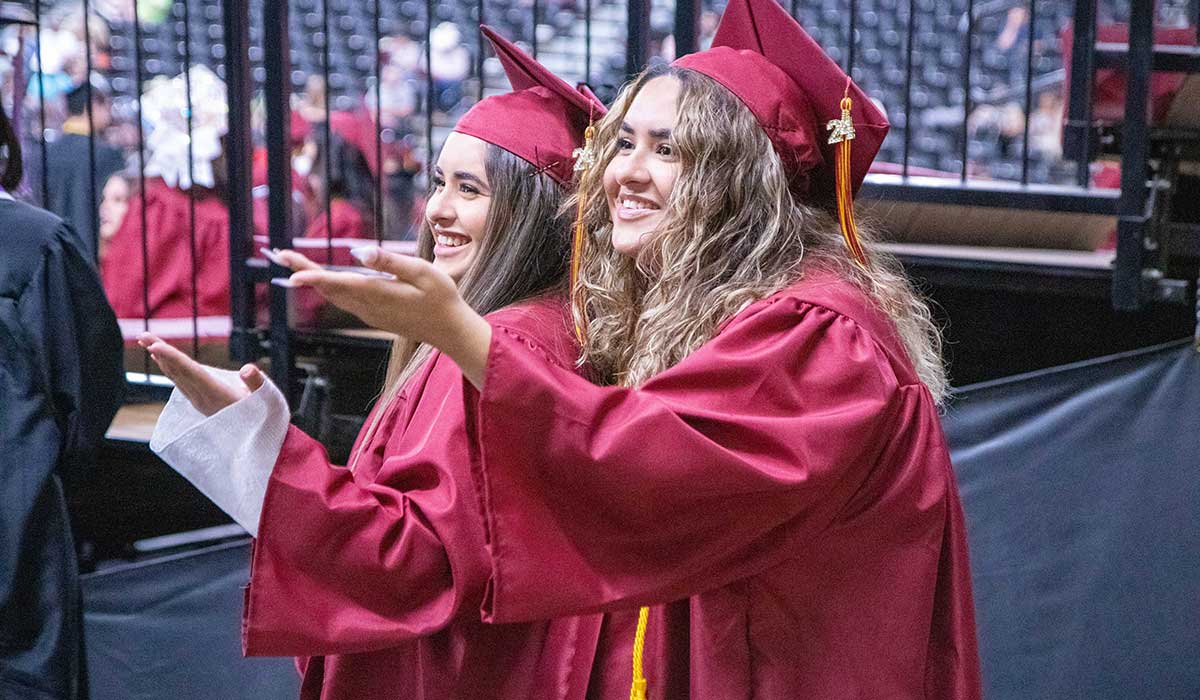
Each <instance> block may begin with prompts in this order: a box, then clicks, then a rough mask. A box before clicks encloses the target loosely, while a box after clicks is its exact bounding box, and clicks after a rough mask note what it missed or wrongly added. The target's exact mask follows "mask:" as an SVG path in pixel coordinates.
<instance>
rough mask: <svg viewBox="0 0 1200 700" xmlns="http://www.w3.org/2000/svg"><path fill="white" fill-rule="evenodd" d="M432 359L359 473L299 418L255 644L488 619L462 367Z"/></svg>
mask: <svg viewBox="0 0 1200 700" xmlns="http://www.w3.org/2000/svg"><path fill="white" fill-rule="evenodd" d="M430 363H431V364H430V365H428V366H427V367H426V368H425V369H424V370H422V373H421V374H420V375H419V376H418V377H417V378H416V380H415V381H414V382H413V384H412V386H414V387H419V393H418V394H415V395H407V394H406V395H404V396H403V398H402V399H398V400H401V401H403V403H402V404H398V405H397V406H394V407H384V408H382V409H380V410H382V411H383V413H382V415H380V416H379V417H378V420H379V423H378V426H379V427H378V430H379V431H380V432H379V433H378V434H377V435H376V437H375V438H374V439H369V440H368V441H367V443H366V444H365V445H363V446H362V447H363V448H364V449H363V452H362V457H360V458H359V459H358V461H357V462H356V463H355V467H354V468H355V471H353V472H352V471H351V470H350V469H349V468H347V467H340V466H335V465H332V464H330V462H329V459H328V457H327V456H326V453H325V451H324V449H323V448H322V446H321V445H320V444H318V443H317V442H316V441H315V440H313V439H312V438H310V437H308V436H307V435H305V434H304V433H302V432H300V431H299V430H298V429H296V428H295V427H292V428H290V429H289V432H288V435H287V438H286V439H285V440H284V443H283V446H282V449H281V451H280V453H279V459H278V461H277V462H276V465H275V469H274V471H273V473H272V475H271V478H270V482H269V484H268V488H267V494H266V500H265V504H264V507H263V513H262V518H261V520H260V523H259V533H258V540H257V541H256V543H255V549H254V558H253V565H252V574H251V579H250V587H249V589H248V590H247V595H246V609H245V613H244V618H243V639H244V646H245V649H246V651H247V653H248V654H251V655H283V654H294V655H320V654H335V653H355V652H363V651H370V650H377V649H384V648H389V647H393V646H396V645H397V644H399V643H402V642H404V641H407V640H411V639H415V638H419V637H424V636H428V635H430V634H433V633H435V632H438V631H439V630H442V629H444V628H445V627H446V626H447V625H449V624H450V623H451V622H452V621H454V620H455V619H458V618H460V617H464V616H466V617H470V618H475V619H477V618H478V610H479V607H480V605H481V603H482V600H483V592H484V589H485V586H486V583H487V580H488V575H489V572H490V569H489V563H488V558H487V553H486V550H485V548H484V545H483V536H482V527H481V525H480V523H479V522H478V516H477V511H478V505H477V502H478V499H477V497H476V496H475V494H474V491H473V488H472V480H471V475H470V459H469V451H468V447H467V444H466V442H465V440H464V437H463V436H464V433H465V426H464V413H463V405H462V400H461V389H460V387H461V384H462V381H463V379H462V375H461V374H460V373H459V372H458V370H457V368H456V367H455V365H454V363H453V362H451V361H450V360H449V359H448V358H446V357H444V356H442V355H440V354H434V356H433V357H432V358H431V359H430ZM401 414H403V416H401ZM364 470H365V471H366V473H363V472H364ZM298 600H301V601H304V610H303V613H302V614H297V608H296V601H298Z"/></svg>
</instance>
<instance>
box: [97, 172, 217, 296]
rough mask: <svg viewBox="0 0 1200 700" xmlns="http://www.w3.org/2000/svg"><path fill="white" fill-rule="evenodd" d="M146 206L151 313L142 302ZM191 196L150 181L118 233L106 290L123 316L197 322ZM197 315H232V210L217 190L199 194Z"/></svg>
mask: <svg viewBox="0 0 1200 700" xmlns="http://www.w3.org/2000/svg"><path fill="white" fill-rule="evenodd" d="M142 197H144V199H145V202H146V221H147V222H148V224H149V227H150V230H149V231H148V232H147V235H146V246H147V250H148V253H149V255H148V260H149V266H148V267H149V270H150V276H149V290H148V293H149V302H150V306H149V309H147V308H146V306H145V304H144V303H143V298H142V287H143V285H144V284H145V276H144V275H143V272H142V257H143V256H142V220H141V199H142ZM191 250H192V249H191V223H190V214H189V202H188V193H187V192H186V191H184V190H180V189H177V188H175V187H171V186H170V185H168V184H167V183H165V182H163V181H162V179H161V178H151V179H148V180H147V181H146V191H145V193H144V194H143V195H142V196H141V197H134V198H132V199H131V200H130V203H129V211H127V212H126V214H125V219H124V220H123V221H122V222H121V225H120V227H118V228H117V232H116V233H114V234H113V238H112V241H111V242H110V243H109V247H108V251H107V252H106V254H105V256H104V260H103V261H102V264H101V270H100V271H101V277H102V278H103V279H104V289H105V291H106V292H107V293H108V298H109V301H110V302H112V306H113V310H114V311H116V313H117V316H118V317H120V318H143V317H146V318H191V316H192V289H193V285H192V253H191ZM195 265H196V284H195V291H196V315H198V316H228V315H229V209H228V207H227V206H226V205H225V202H224V201H222V200H221V198H220V196H218V195H217V193H215V192H213V191H212V190H205V189H203V188H197V190H196V259H195Z"/></svg>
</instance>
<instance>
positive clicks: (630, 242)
mask: <svg viewBox="0 0 1200 700" xmlns="http://www.w3.org/2000/svg"><path fill="white" fill-rule="evenodd" d="M653 231H654V229H653V227H643V226H639V227H637V228H636V229H633V228H628V227H624V226H622V227H620V228H614V229H613V232H612V247H613V250H615V251H617V252H618V253H620V254H621V255H627V256H629V257H633V256H635V255H637V254H638V252H639V251H640V250H641V249H642V244H643V242H644V241H645V240H646V237H647V236H649V235H650V234H651V233H652V232H653Z"/></svg>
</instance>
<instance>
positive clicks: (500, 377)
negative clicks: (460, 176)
mask: <svg viewBox="0 0 1200 700" xmlns="http://www.w3.org/2000/svg"><path fill="white" fill-rule="evenodd" d="M463 387H464V389H463V391H464V399H465V403H466V408H467V428H468V430H469V431H470V434H471V438H472V440H471V441H472V465H473V473H474V478H475V483H476V485H477V488H478V490H479V496H480V499H481V500H480V504H481V510H480V515H481V516H482V522H483V526H484V537H485V540H486V542H487V550H488V553H489V558H490V567H489V569H490V577H489V580H488V585H487V590H486V592H485V596H484V601H483V609H482V614H483V619H484V620H485V621H487V622H491V623H495V624H511V623H520V622H523V621H530V620H540V619H547V618H555V617H558V616H562V615H581V614H589V613H594V612H598V611H609V612H613V613H615V614H614V615H612V616H610V617H609V618H607V619H606V620H605V627H604V630H603V633H602V635H601V639H600V642H599V646H598V649H597V656H596V660H595V673H596V676H595V677H594V678H593V682H592V685H591V688H590V690H589V692H588V697H595V698H605V699H606V700H607V699H611V698H620V697H628V692H629V691H628V688H629V680H630V676H631V671H630V670H629V665H628V664H629V658H630V652H631V648H630V647H631V646H632V642H633V625H632V619H633V617H632V615H633V609H634V608H635V607H636V606H638V605H641V604H652V605H655V604H661V603H664V602H666V603H667V604H666V605H655V608H654V610H653V613H652V615H651V620H650V627H649V631H648V634H647V640H646V656H645V672H646V676H647V678H648V679H649V696H650V697H651V698H684V697H691V698H703V699H708V698H720V699H730V698H737V699H743V698H744V699H746V700H749V699H750V698H794V697H811V698H821V699H822V700H839V699H846V700H850V699H852V698H853V699H855V700H861V699H863V698H871V699H872V700H877V699H878V700H882V699H883V698H923V699H929V700H933V699H942V698H955V699H959V698H962V699H970V700H973V699H975V698H978V697H980V681H979V666H978V654H977V649H976V640H975V627H974V613H973V604H972V599H971V586H970V577H969V571H968V561H967V547H966V533H965V531H964V522H963V514H962V508H961V505H960V501H959V495H958V490H957V487H956V484H955V478H954V473H953V471H952V469H951V464H950V460H949V455H948V452H947V449H946V444H945V440H944V438H943V434H942V430H941V426H940V423H939V420H938V413H937V408H936V406H935V404H934V401H933V399H932V397H931V396H930V394H929V392H928V390H927V389H926V388H925V386H924V385H923V384H922V383H921V382H920V381H919V380H918V378H917V376H916V373H915V372H914V370H913V368H912V366H911V364H910V362H909V361H908V359H907V356H906V353H905V351H904V349H903V345H902V343H901V342H900V341H899V339H898V338H897V336H896V333H895V329H894V326H893V324H892V323H891V321H890V319H888V318H887V317H886V316H884V315H883V314H882V313H880V312H879V311H878V310H876V309H875V308H873V307H872V305H871V304H870V302H869V301H868V300H867V298H866V297H865V296H864V295H863V294H862V293H860V292H859V291H858V290H857V289H855V288H854V287H852V286H851V285H850V284H849V283H846V282H844V281H841V280H839V279H837V278H836V277H834V276H832V275H828V274H821V273H816V272H810V273H809V274H808V275H806V277H805V279H803V280H801V281H799V282H797V283H796V284H795V285H793V286H792V287H790V288H788V289H786V290H784V291H781V292H779V293H777V294H775V295H773V296H772V297H770V298H768V299H765V300H762V301H760V302H757V303H754V304H752V305H751V306H749V307H748V308H746V309H745V310H743V311H742V312H741V313H739V314H737V316H736V317H735V318H733V319H732V320H731V321H729V322H728V323H726V324H725V326H724V327H723V328H722V329H721V330H720V332H719V333H718V334H717V335H716V336H715V337H714V338H713V339H712V340H711V341H709V342H708V343H706V344H705V345H704V346H702V347H701V348H699V349H698V350H697V351H695V352H694V353H693V354H692V355H690V356H689V357H688V358H686V359H685V360H683V361H682V362H680V363H679V364H678V365H676V366H675V367H673V368H671V369H669V370H667V371H665V372H663V373H662V374H660V375H658V376H656V377H654V378H652V379H650V380H649V381H647V382H646V383H645V384H644V385H642V386H641V387H640V388H622V387H597V386H595V385H593V384H590V383H589V382H588V381H586V380H585V379H582V378H580V377H578V376H576V375H575V374H574V373H572V372H570V371H568V370H565V369H563V368H561V367H557V366H555V365H553V364H552V363H548V362H546V361H545V360H544V358H543V357H541V356H540V355H539V354H538V353H537V352H532V351H531V349H530V348H529V347H527V344H526V342H525V340H524V339H523V338H522V337H521V336H520V335H519V334H517V333H513V332H511V331H510V330H509V329H507V328H503V327H496V328H495V331H494V333H493V338H492V345H491V348H490V353H489V358H488V366H487V370H486V379H485V383H484V385H483V390H482V392H479V391H476V389H475V388H474V387H473V386H472V385H470V384H469V383H467V382H465V381H464V382H463ZM669 601H670V602H669Z"/></svg>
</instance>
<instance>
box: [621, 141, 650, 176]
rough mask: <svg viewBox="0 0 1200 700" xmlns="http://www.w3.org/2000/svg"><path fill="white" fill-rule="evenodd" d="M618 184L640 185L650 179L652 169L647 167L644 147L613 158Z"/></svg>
mask: <svg viewBox="0 0 1200 700" xmlns="http://www.w3.org/2000/svg"><path fill="white" fill-rule="evenodd" d="M613 166H614V168H615V172H614V175H615V176H616V180H617V184H619V185H639V184H645V183H647V182H649V181H650V171H648V170H647V169H646V154H645V152H644V150H643V149H641V148H635V149H633V151H631V152H630V153H629V154H627V155H625V156H624V157H618V158H615V159H614V160H613Z"/></svg>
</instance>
